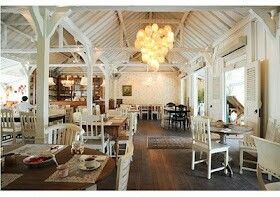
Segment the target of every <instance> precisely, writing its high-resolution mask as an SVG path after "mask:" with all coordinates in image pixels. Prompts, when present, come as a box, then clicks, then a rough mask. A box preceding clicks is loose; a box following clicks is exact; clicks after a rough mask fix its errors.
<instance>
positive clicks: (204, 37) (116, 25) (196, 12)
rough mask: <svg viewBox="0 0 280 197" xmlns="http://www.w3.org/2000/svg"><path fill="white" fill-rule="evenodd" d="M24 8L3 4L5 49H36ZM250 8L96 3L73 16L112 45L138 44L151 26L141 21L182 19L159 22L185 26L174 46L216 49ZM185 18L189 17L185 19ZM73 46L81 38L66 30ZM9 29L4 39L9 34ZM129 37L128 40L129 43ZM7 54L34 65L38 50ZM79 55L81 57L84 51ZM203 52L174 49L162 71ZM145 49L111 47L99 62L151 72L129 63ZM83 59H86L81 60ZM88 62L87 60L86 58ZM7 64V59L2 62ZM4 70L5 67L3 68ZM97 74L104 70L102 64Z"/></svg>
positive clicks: (61, 56) (101, 43) (63, 56)
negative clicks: (122, 35)
mask: <svg viewBox="0 0 280 197" xmlns="http://www.w3.org/2000/svg"><path fill="white" fill-rule="evenodd" d="M20 9H27V8H26V7H2V8H1V29H3V27H4V24H6V25H7V27H8V28H7V30H8V31H7V35H8V40H7V46H4V43H3V39H2V42H1V48H2V49H4V48H6V49H34V48H36V46H35V42H34V41H33V40H32V39H31V38H35V33H34V31H33V29H32V28H31V26H30V24H29V23H28V22H27V21H26V20H25V18H24V17H23V16H22V15H21V14H20V13H19V10H20ZM249 9H250V8H248V7H230V8H229V7H224V8H216V9H215V8H211V9H207V8H205V7H203V8H201V9H200V8H199V7H196V8H188V9H187V8H184V7H182V8H180V7H179V8H178V7H176V8H170V10H171V11H168V8H159V9H157V8H156V7H155V8H145V7H144V8H139V9H137V8H123V9H121V8H117V7H116V8H107V9H97V8H95V7H90V6H89V7H71V10H72V13H71V14H70V15H69V18H70V20H71V21H72V22H73V23H74V24H75V25H76V26H77V27H78V28H79V29H80V30H81V32H82V34H84V35H85V36H86V37H87V38H88V39H89V40H90V41H91V43H92V44H93V46H94V47H97V48H106V47H121V46H123V47H134V41H135V38H136V33H137V31H138V30H139V29H140V28H144V27H145V26H146V25H147V23H146V24H143V23H139V22H137V21H139V20H142V19H157V20H164V21H177V22H178V23H176V24H174V23H172V24H170V23H168V22H166V23H163V24H159V26H160V27H161V26H164V25H171V27H172V30H173V31H174V32H176V31H178V30H179V28H180V23H181V24H182V26H183V29H182V32H181V33H182V34H181V35H180V33H178V36H177V37H176V38H175V44H174V47H185V48H206V47H210V48H211V47H212V44H213V43H214V42H215V41H216V40H217V39H218V38H220V37H221V36H222V35H223V34H225V33H226V32H227V31H228V30H230V29H231V28H232V27H233V26H234V25H236V24H237V23H238V22H239V21H241V20H242V19H243V18H244V17H246V16H247V15H248V14H249V12H248V10H249ZM118 11H119V12H120V13H121V15H122V17H123V22H124V23H123V24H124V28H125V30H126V32H127V34H126V37H125V38H124V42H123V43H121V38H120V32H121V29H122V27H121V22H120V18H119V15H118ZM184 18H185V20H183V19H184ZM64 35H65V38H66V40H67V42H68V44H72V45H75V44H76V42H75V41H74V40H75V39H74V38H73V37H72V36H71V35H70V34H69V33H68V32H66V31H65V32H64ZM3 36H4V35H3V31H1V37H2V38H3ZM126 40H127V41H126ZM50 45H51V47H57V45H58V34H57V32H55V34H54V35H53V36H52V39H51V44H50ZM1 56H2V57H6V58H10V59H14V60H17V61H19V62H23V63H24V62H27V61H29V62H30V63H31V64H35V63H36V54H7V53H5V54H1ZM78 56H79V55H78ZM196 56H197V53H194V52H190V51H187V50H186V51H173V52H170V54H169V55H168V58H167V62H166V63H169V64H173V66H168V67H164V66H161V71H178V70H181V71H183V70H184V69H185V67H186V66H187V63H188V62H189V61H191V60H192V59H193V58H194V57H196ZM139 57H140V56H139V53H138V54H137V52H131V51H124V50H108V51H105V52H104V53H103V54H102V56H101V57H100V58H99V60H100V61H99V62H101V63H102V62H103V63H107V64H108V63H109V64H112V65H113V67H115V68H116V69H117V70H122V71H125V72H133V71H136V70H137V71H138V70H141V69H142V70H141V71H145V70H146V68H145V67H142V68H139V67H137V66H135V67H132V66H124V65H123V63H124V62H127V61H129V62H132V61H140V58H139ZM78 59H80V58H78ZM73 60H74V58H73V54H70V53H57V54H55V55H54V54H52V56H51V58H50V62H51V63H69V62H70V63H72V62H73ZM81 61H82V62H83V60H81ZM1 63H2V62H1ZM1 69H2V66H1ZM56 71H58V72H66V71H67V72H83V71H84V70H83V69H82V68H75V69H73V68H63V69H62V68H59V69H56ZM96 72H100V71H99V70H98V68H96Z"/></svg>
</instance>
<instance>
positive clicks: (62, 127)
mask: <svg viewBox="0 0 280 197" xmlns="http://www.w3.org/2000/svg"><path fill="white" fill-rule="evenodd" d="M83 134H84V130H83V129H81V128H80V127H79V126H77V125H75V124H71V123H65V124H56V125H52V126H50V127H48V128H46V129H45V136H46V137H47V139H45V142H46V143H48V144H61V145H71V144H72V142H73V141H76V140H78V141H82V139H83V137H82V135H83Z"/></svg>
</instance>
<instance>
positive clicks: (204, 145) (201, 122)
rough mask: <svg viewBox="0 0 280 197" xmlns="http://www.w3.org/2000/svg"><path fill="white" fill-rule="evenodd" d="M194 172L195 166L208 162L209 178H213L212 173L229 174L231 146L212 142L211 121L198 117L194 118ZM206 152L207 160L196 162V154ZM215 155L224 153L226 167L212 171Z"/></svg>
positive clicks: (192, 127)
mask: <svg viewBox="0 0 280 197" xmlns="http://www.w3.org/2000/svg"><path fill="white" fill-rule="evenodd" d="M191 119H192V124H191V130H192V139H193V144H192V166H191V168H192V170H194V166H195V164H198V163H202V162H205V161H207V162H208V173H207V174H208V175H207V178H208V179H210V178H211V173H213V172H216V171H220V170H225V173H227V170H226V167H227V165H228V160H229V155H228V154H229V153H228V152H229V146H227V145H223V144H220V143H217V142H213V141H211V133H210V120H209V119H208V118H205V117H201V116H196V117H192V118H191ZM196 151H198V152H205V153H206V154H207V159H200V160H197V161H196V160H195V152H196ZM214 153H224V166H223V167H219V168H216V169H211V160H212V159H211V158H212V154H214Z"/></svg>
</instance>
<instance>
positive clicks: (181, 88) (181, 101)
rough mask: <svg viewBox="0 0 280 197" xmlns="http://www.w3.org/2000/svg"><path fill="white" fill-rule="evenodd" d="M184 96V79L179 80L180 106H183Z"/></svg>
mask: <svg viewBox="0 0 280 197" xmlns="http://www.w3.org/2000/svg"><path fill="white" fill-rule="evenodd" d="M185 95H186V82H185V78H182V79H180V104H183V105H185Z"/></svg>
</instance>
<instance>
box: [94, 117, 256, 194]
mask: <svg viewBox="0 0 280 197" xmlns="http://www.w3.org/2000/svg"><path fill="white" fill-rule="evenodd" d="M174 135H176V136H185V137H190V136H191V133H190V131H189V130H186V131H183V130H178V129H163V128H161V127H160V122H159V121H152V120H140V121H139V123H138V131H137V133H136V134H135V135H134V148H135V149H134V156H133V161H132V163H131V168H130V175H129V182H128V190H258V185H257V178H256V174H255V172H249V171H244V173H243V175H240V174H239V166H238V163H239V152H238V140H237V139H228V144H230V146H231V147H230V155H231V156H232V157H233V163H232V165H231V166H232V168H233V171H234V174H233V177H229V176H227V175H225V174H224V173H223V171H219V172H215V173H212V178H211V179H210V180H208V179H207V165H206V164H205V163H201V164H197V165H196V166H195V170H194V171H192V170H191V151H190V150H187V149H148V148H147V136H174ZM216 164H217V163H216ZM213 165H215V163H214V164H213ZM115 180H116V170H115V172H114V173H113V174H112V176H110V177H108V178H107V179H105V180H104V181H102V182H101V183H100V184H98V189H99V190H114V189H115Z"/></svg>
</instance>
